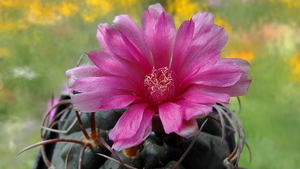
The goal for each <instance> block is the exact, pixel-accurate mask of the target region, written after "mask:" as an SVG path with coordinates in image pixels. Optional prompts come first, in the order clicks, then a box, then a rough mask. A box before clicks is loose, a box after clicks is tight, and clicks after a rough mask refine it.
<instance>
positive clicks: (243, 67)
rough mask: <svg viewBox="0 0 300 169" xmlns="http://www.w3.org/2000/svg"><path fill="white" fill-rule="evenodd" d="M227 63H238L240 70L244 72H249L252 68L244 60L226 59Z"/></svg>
mask: <svg viewBox="0 0 300 169" xmlns="http://www.w3.org/2000/svg"><path fill="white" fill-rule="evenodd" d="M225 59H226V60H227V61H231V62H234V63H236V64H237V65H238V66H239V67H240V69H241V70H242V71H244V72H249V71H250V69H251V67H250V64H249V62H248V61H247V60H243V59H238V58H225Z"/></svg>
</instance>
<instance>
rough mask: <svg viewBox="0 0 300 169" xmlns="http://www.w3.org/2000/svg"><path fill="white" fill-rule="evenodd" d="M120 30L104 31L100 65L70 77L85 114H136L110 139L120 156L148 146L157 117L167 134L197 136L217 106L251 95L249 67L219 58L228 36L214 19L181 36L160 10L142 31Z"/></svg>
mask: <svg viewBox="0 0 300 169" xmlns="http://www.w3.org/2000/svg"><path fill="white" fill-rule="evenodd" d="M113 23H114V24H113V25H112V26H111V25H108V24H106V23H104V24H99V27H98V32H97V38H98V41H99V43H100V46H101V47H102V49H103V51H92V52H90V53H88V56H89V58H90V60H91V61H92V62H93V63H94V64H95V65H96V66H82V67H77V68H73V69H70V70H68V71H67V72H66V74H67V77H68V84H69V87H70V88H72V89H73V90H74V91H76V92H77V94H73V95H71V98H72V101H73V104H74V106H75V108H76V109H77V110H78V111H81V112H96V111H102V110H107V109H118V108H125V107H128V109H127V110H126V111H125V112H124V114H123V115H122V116H121V118H120V119H119V121H118V122H117V124H116V125H115V127H114V128H113V129H112V130H111V131H110V133H109V138H110V139H111V140H113V141H114V144H113V149H115V150H117V151H119V150H122V149H124V148H128V147H132V146H135V145H138V144H139V143H141V142H142V141H143V139H144V138H145V137H147V136H148V135H149V134H150V132H151V131H152V123H151V121H152V118H153V116H154V115H155V114H156V115H158V116H159V118H160V120H161V122H162V125H163V129H164V131H165V133H167V134H169V133H172V132H175V133H177V134H178V135H180V136H183V137H189V136H191V135H193V134H194V133H195V132H196V131H197V130H198V126H197V123H196V118H197V117H204V116H206V115H207V114H208V113H209V112H211V111H212V107H211V106H212V105H214V104H216V103H228V102H229V100H230V97H233V96H242V95H245V94H246V93H247V91H248V87H249V85H250V83H251V78H250V76H249V75H248V73H247V72H248V71H249V70H250V66H249V63H248V62H247V61H245V60H241V59H229V58H224V59H220V58H219V57H220V55H221V53H222V52H221V51H220V50H221V49H222V48H223V47H224V45H225V44H226V42H227V38H228V37H227V33H226V32H225V30H224V29H223V28H221V27H219V26H217V25H214V23H213V15H212V14H210V13H207V12H201V13H197V14H196V15H195V16H193V17H192V18H191V20H188V21H184V22H183V23H182V24H181V26H180V28H179V30H178V31H177V32H176V27H175V24H174V21H173V18H172V16H171V15H169V14H167V13H166V12H165V10H164V9H163V7H162V6H161V5H160V4H155V5H151V6H149V7H148V9H147V10H146V11H145V12H144V13H143V15H142V18H141V23H142V28H140V27H138V26H137V25H136V24H135V23H134V22H133V21H132V20H131V19H130V17H129V16H127V15H119V16H117V17H116V18H115V20H114V21H113Z"/></svg>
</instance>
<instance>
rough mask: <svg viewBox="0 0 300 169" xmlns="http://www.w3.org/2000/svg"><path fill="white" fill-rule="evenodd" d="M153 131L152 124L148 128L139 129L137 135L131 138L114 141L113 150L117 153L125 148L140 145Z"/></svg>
mask: <svg viewBox="0 0 300 169" xmlns="http://www.w3.org/2000/svg"><path fill="white" fill-rule="evenodd" d="M151 131H152V125H151V123H149V125H147V126H146V125H145V126H143V127H141V128H139V130H138V131H137V133H136V135H134V136H132V137H131V138H127V139H120V140H116V141H114V144H113V146H112V149H114V150H115V151H121V150H123V149H125V148H130V147H134V146H136V145H139V144H141V142H142V141H143V140H144V139H145V138H146V137H148V136H149V134H150V133H151ZM141 138H142V139H141Z"/></svg>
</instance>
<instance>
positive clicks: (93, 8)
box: [81, 0, 113, 22]
mask: <svg viewBox="0 0 300 169" xmlns="http://www.w3.org/2000/svg"><path fill="white" fill-rule="evenodd" d="M85 2H86V5H87V7H86V8H85V9H84V10H83V12H82V14H81V16H82V17H83V19H84V20H85V21H86V22H93V21H95V19H96V18H97V17H99V16H103V15H106V14H107V13H108V12H109V11H111V10H112V8H113V5H112V3H111V1H107V0H86V1H85Z"/></svg>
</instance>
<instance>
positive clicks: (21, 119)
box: [0, 0, 300, 169]
mask: <svg viewBox="0 0 300 169" xmlns="http://www.w3.org/2000/svg"><path fill="white" fill-rule="evenodd" d="M294 1H295V2H294ZM294 1H293V0H265V1H259V0H247V1H240V0H232V1H212V0H208V1H196V0H183V1H177V0H176V1H169V0H165V1H154V0H151V1H147V3H143V4H142V3H139V2H138V1H135V0H127V1H124V3H119V4H118V3H116V2H117V1H115V0H112V1H110V2H107V1H100V0H98V1H96V0H86V1H79V0H69V1H67V0H64V1H63V0H61V1H60V0H56V1H41V0H33V1H25V2H24V1H12V0H8V1H3V2H2V1H1V2H0V14H1V15H0V34H1V39H0V126H1V132H0V141H1V144H0V152H1V153H0V159H1V160H0V168H4V169H6V168H32V166H33V163H34V160H35V158H36V154H37V151H38V148H35V149H33V150H29V151H27V152H25V153H24V154H21V155H20V156H16V154H17V152H18V151H19V150H21V149H22V148H24V147H26V146H28V145H30V144H33V143H35V142H38V141H40V138H39V127H40V124H41V119H42V117H43V113H44V112H45V107H46V103H47V101H48V100H49V99H50V98H51V96H52V94H53V93H54V95H56V96H58V95H59V92H60V90H61V87H62V86H63V85H64V84H65V80H66V78H65V75H64V74H65V71H66V70H67V69H70V68H72V67H74V66H75V65H76V62H77V60H78V59H79V57H80V55H81V54H82V53H84V52H89V51H91V50H95V49H100V47H99V44H98V42H97V39H96V37H95V34H96V29H97V25H98V23H100V22H101V23H102V22H108V23H112V20H113V18H114V16H115V15H117V14H121V13H126V14H130V15H131V16H132V18H133V19H134V20H136V21H137V22H138V20H139V17H140V16H139V15H140V14H141V12H142V11H143V10H144V9H145V8H146V7H147V6H148V5H149V4H153V3H156V2H160V3H162V4H163V6H165V8H166V9H167V10H168V11H169V12H170V13H172V14H173V15H174V16H175V20H176V22H179V21H180V20H182V19H189V18H190V17H191V16H192V15H193V14H194V13H195V12H198V11H210V12H212V13H213V14H214V15H215V17H216V22H217V24H220V25H221V26H223V27H225V29H226V30H227V31H228V33H229V38H230V39H229V42H228V44H227V46H226V48H225V51H224V53H223V56H224V57H240V58H244V59H247V60H249V61H250V62H251V65H252V70H251V72H250V74H251V76H252V77H253V84H252V85H251V87H250V90H249V94H248V95H247V96H244V97H242V98H241V100H242V112H241V113H240V114H238V115H239V117H240V118H241V120H242V122H243V124H244V127H245V131H246V138H247V142H248V144H249V146H250V148H251V152H252V162H251V164H250V165H249V155H248V151H247V150H246V149H245V150H244V152H243V154H242V158H241V161H240V166H242V167H248V168H270V169H271V168H272V169H273V168H296V167H297V165H298V164H297V161H296V160H297V159H299V158H300V155H299V153H298V152H297V150H298V149H299V146H298V144H299V142H300V134H299V133H300V131H299V130H300V129H299V124H300V120H299V119H300V108H299V101H298V97H299V96H300V90H299V87H300V80H299V77H300V69H299V68H297V67H299V65H300V59H297V57H298V55H299V54H300V49H298V47H297V46H299V44H300V40H298V39H299V38H297V35H298V36H299V35H300V23H299V22H296V21H297V20H299V17H300V16H299V15H298V11H299V9H300V5H297V3H296V2H297V0H294ZM122 2H123V1H122ZM293 2H294V3H295V4H294V3H293ZM179 3H180V4H179ZM291 4H293V5H291ZM46 7H47V8H46ZM102 8H103V9H102ZM104 8H105V9H104ZM185 9H190V10H192V11H194V12H192V13H188V11H185ZM187 14H188V15H191V16H186V15H187ZM85 61H87V59H85ZM298 69H299V70H298ZM231 104H232V105H231V107H232V108H233V109H236V110H237V109H238V105H237V101H236V99H234V98H233V99H232V102H231Z"/></svg>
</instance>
